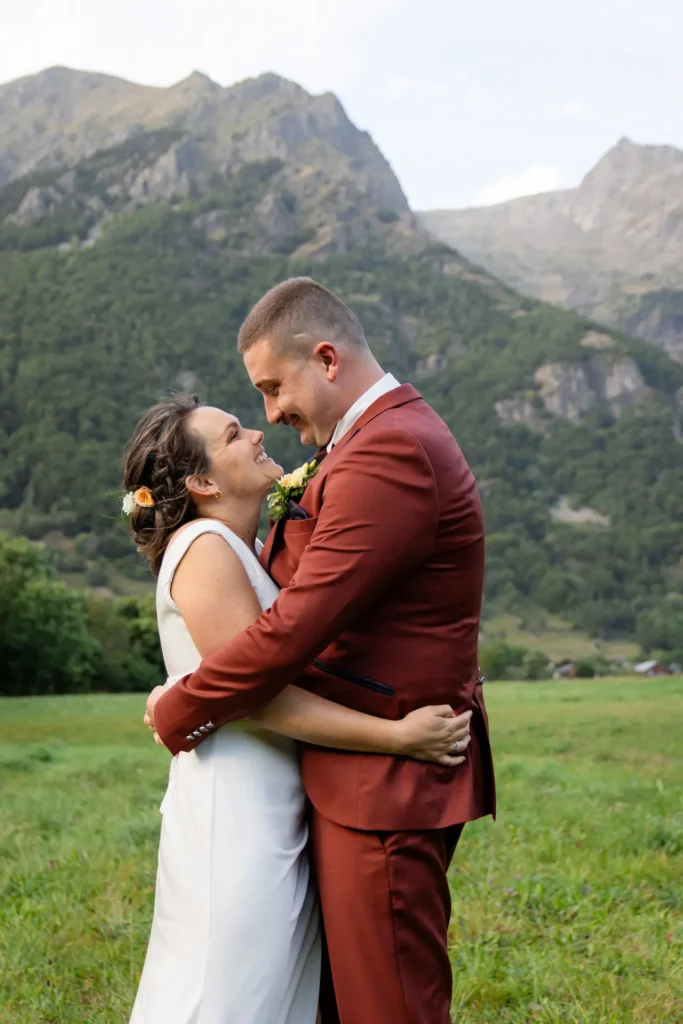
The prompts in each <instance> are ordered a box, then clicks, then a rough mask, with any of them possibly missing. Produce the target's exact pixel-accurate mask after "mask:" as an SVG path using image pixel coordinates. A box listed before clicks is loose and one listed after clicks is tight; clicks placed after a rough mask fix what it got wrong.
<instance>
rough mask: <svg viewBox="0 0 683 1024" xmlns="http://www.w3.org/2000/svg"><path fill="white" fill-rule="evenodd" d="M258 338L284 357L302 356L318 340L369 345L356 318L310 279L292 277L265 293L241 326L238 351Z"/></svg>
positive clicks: (248, 347) (242, 350)
mask: <svg viewBox="0 0 683 1024" xmlns="http://www.w3.org/2000/svg"><path fill="white" fill-rule="evenodd" d="M261 338H267V339H268V340H269V341H271V342H273V343H275V344H276V345H277V346H278V348H280V350H281V351H282V352H284V353H286V354H290V353H291V354H294V353H302V354H303V353H305V352H307V351H308V350H310V349H311V348H312V347H314V346H315V345H316V344H317V343H318V342H320V341H329V342H331V343H332V344H337V345H344V344H346V345H349V346H351V347H353V348H357V349H358V348H367V346H368V343H367V341H366V339H365V334H364V332H363V328H362V327H361V324H360V320H359V319H358V317H357V316H356V315H355V314H354V313H352V312H351V310H350V309H349V308H348V306H346V305H344V303H343V302H342V300H341V299H340V298H338V296H336V295H335V294H334V292H331V291H330V290H329V289H328V288H325V287H323V285H321V284H318V282H317V281H314V280H313V279H312V278H310V277H292V278H290V280H289V281H283V282H282V283H281V284H278V285H276V286H275V287H274V288H271V289H270V291H269V292H266V294H265V295H264V296H263V298H262V299H259V301H258V302H257V303H256V305H255V306H254V308H253V309H252V310H251V312H250V313H249V315H248V316H247V318H246V320H245V321H244V323H243V324H242V326H241V328H240V332H239V334H238V336H237V348H238V349H239V351H240V352H242V353H244V352H246V351H247V350H248V349H250V348H251V346H252V345H253V344H254V343H255V342H257V341H260V339H261Z"/></svg>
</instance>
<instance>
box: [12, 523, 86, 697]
mask: <svg viewBox="0 0 683 1024" xmlns="http://www.w3.org/2000/svg"><path fill="white" fill-rule="evenodd" d="M0 621H1V622H2V632H0V664H1V665H2V676H1V677H0V693H1V694H3V695H10V696H11V695H16V694H36V693H65V692H67V691H74V690H88V689H90V687H91V684H92V681H93V679H94V677H95V673H96V671H97V666H98V662H99V658H100V646H99V644H98V643H97V641H96V640H95V639H94V638H93V637H92V636H91V635H90V633H89V632H88V627H87V622H86V614H85V602H84V599H83V597H82V596H81V595H80V594H78V593H77V592H75V591H73V590H70V589H69V588H68V587H67V586H66V585H65V584H63V583H60V582H57V581H55V580H54V579H52V578H51V571H50V568H49V566H48V564H47V561H46V558H45V555H44V553H43V551H42V549H41V548H40V547H39V546H38V545H37V544H33V543H31V542H30V541H28V540H25V539H23V538H14V537H7V536H6V535H4V534H0Z"/></svg>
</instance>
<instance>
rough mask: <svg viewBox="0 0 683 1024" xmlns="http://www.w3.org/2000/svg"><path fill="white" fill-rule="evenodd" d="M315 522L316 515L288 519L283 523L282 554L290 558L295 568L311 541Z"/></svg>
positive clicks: (316, 519) (316, 520)
mask: <svg viewBox="0 0 683 1024" xmlns="http://www.w3.org/2000/svg"><path fill="white" fill-rule="evenodd" d="M317 522H318V517H317V516H315V517H312V518H310V519H288V520H287V521H286V522H285V523H284V525H283V530H282V539H283V541H284V543H283V555H284V557H285V558H287V559H288V560H291V562H292V564H293V565H294V568H295V569H296V566H297V565H298V563H299V559H300V558H301V556H302V555H303V553H304V551H305V550H306V548H307V547H308V545H309V544H310V542H311V537H312V536H313V531H314V530H315V528H316V525H317Z"/></svg>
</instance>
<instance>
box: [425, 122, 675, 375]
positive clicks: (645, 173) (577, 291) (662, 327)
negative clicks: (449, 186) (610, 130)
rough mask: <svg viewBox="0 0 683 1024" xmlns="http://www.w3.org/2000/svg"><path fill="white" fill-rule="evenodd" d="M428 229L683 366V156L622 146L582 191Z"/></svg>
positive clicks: (515, 281) (474, 212) (456, 215)
mask: <svg viewBox="0 0 683 1024" xmlns="http://www.w3.org/2000/svg"><path fill="white" fill-rule="evenodd" d="M421 220H422V223H423V224H424V225H425V226H426V227H427V228H428V229H429V230H430V231H432V232H433V233H434V234H435V235H437V237H439V238H440V239H442V240H443V241H445V242H447V243H448V244H449V245H453V246H454V247H456V248H458V249H460V250H461V251H462V252H463V253H464V254H465V255H466V256H467V257H469V258H470V259H472V260H473V261H474V262H476V263H479V264H481V265H482V266H484V267H485V268H486V269H487V270H489V271H491V272H492V273H494V274H495V275H496V276H498V277H500V278H502V279H503V280H504V281H506V282H507V283H508V284H510V285H512V287H514V288H517V289H519V290H520V291H522V292H526V293H527V294H530V295H534V296H536V297H537V298H540V299H544V300H546V301H548V302H552V303H555V304H557V305H564V306H568V307H570V308H572V309H577V310H579V312H581V313H584V314H587V315H589V316H591V317H594V318H595V319H598V320H602V321H603V322H606V323H609V324H612V325H614V326H617V327H620V328H621V329H623V330H626V331H628V332H629V333H634V334H636V335H638V336H640V337H642V338H645V339H646V340H649V341H653V342H654V343H655V344H658V345H660V346H661V347H663V348H664V349H666V351H667V352H668V353H669V354H670V355H671V356H673V357H674V358H677V359H679V360H683V152H682V151H681V150H678V149H676V148H674V147H673V146H640V145H637V144H636V143H633V142H631V141H630V140H629V139H621V141H620V142H619V143H618V144H617V145H616V146H614V148H613V149H611V150H610V151H609V152H608V153H607V154H606V155H605V156H604V157H603V158H602V160H600V162H599V163H598V164H597V165H596V167H594V168H593V170H592V171H590V173H589V174H587V175H586V177H585V178H584V180H583V182H582V183H581V185H580V186H579V188H576V189H568V190H565V191H561V192H550V193H547V194H544V195H538V196H528V197H525V198H522V199H514V200H512V201H510V202H507V203H501V204H500V205H498V206H492V207H486V208H481V209H469V210H452V211H447V210H446V211H444V210H441V211H432V212H430V213H425V214H421Z"/></svg>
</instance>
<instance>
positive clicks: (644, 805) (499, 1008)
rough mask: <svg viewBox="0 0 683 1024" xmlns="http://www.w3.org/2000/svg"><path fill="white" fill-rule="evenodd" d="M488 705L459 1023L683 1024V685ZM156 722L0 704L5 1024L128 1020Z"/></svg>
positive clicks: (616, 688) (558, 686)
mask: <svg viewBox="0 0 683 1024" xmlns="http://www.w3.org/2000/svg"><path fill="white" fill-rule="evenodd" d="M487 700H488V704H489V708H490V712H491V718H492V726H493V742H494V753H495V755H496V758H497V767H498V780H499V804H500V813H499V818H498V821H497V823H496V824H493V823H491V822H490V821H484V822H479V823H476V824H475V825H472V826H469V827H468V828H467V829H466V831H465V835H464V838H463V840H462V844H461V846H460V849H459V851H458V854H457V857H456V860H455V862H454V865H453V869H452V876H451V877H452V888H453V920H452V924H451V947H452V958H453V968H454V1005H453V1009H454V1019H455V1020H456V1021H458V1022H463V1024H479V1022H485V1021H486V1022H489V1021H495V1022H522V1021H533V1022H547V1024H551V1022H552V1024H560V1022H562V1024H566V1022H581V1024H598V1022H601V1024H602V1022H605V1024H607V1022H609V1024H625V1022H639V1024H645V1022H648V1024H650V1022H662V1024H664V1022H666V1024H672V1022H675V1021H683V968H682V966H681V961H682V959H683V958H682V952H683V950H682V945H683V924H682V917H683V915H682V914H681V911H682V910H683V801H682V797H681V793H682V785H681V784H682V783H683V766H682V764H681V743H680V736H681V722H682V721H683V680H680V679H679V680H675V679H667V680H663V681H660V680H657V681H647V682H645V681H618V680H609V681H608V680H596V681H594V682H593V681H586V682H581V683H543V684H516V683H515V684H509V683H508V684H506V683H499V684H492V685H489V686H488V688H487ZM142 704H143V701H142V698H141V697H140V696H133V697H131V696H91V697H61V698H35V699H33V700H5V701H0V795H1V807H0V1021H2V1022H3V1024H44V1022H50V1024H86V1022H87V1024H119V1022H121V1024H126V1022H127V1020H128V1014H129V1012H130V1007H131V1005H132V1001H133V996H134V992H135V986H136V981H137V978H138V977H139V973H140V970H141V967H142V962H143V957H144V949H145V942H146V937H147V930H148V926H149V922H150V917H151V912H152V899H153V887H154V874H155V854H156V842H157V834H158V828H159V816H158V805H159V802H160V799H161V796H162V792H163V788H164V781H165V776H166V773H167V767H168V762H167V757H166V755H165V754H164V752H163V751H160V750H158V749H157V748H156V747H154V746H153V745H152V743H151V741H150V739H149V738H148V736H147V734H146V732H145V730H144V729H143V727H142V725H141V721H140V720H141V715H142ZM263 1024H268V1022H267V1021H264V1022H263ZM358 1024H372V1022H371V1021H367V1022H365V1021H364V1022H358ZM425 1024H428V1022H425Z"/></svg>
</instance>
